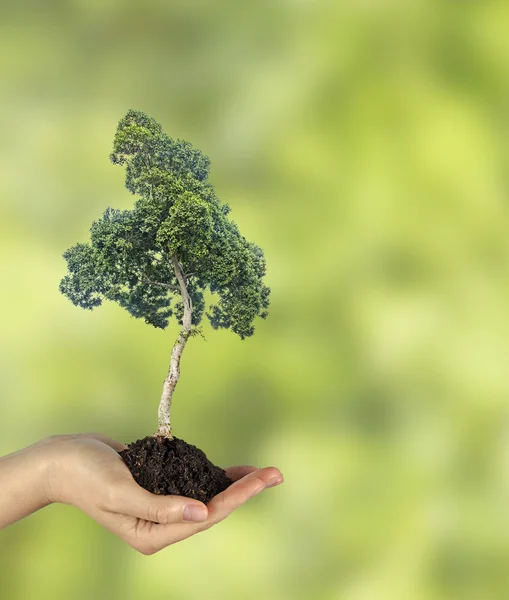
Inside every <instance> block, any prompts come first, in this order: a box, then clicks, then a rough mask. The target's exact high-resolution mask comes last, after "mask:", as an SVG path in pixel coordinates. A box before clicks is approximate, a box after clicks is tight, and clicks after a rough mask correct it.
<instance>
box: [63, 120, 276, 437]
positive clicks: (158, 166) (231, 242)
mask: <svg viewBox="0 0 509 600" xmlns="http://www.w3.org/2000/svg"><path fill="white" fill-rule="evenodd" d="M110 159H111V161H112V162H113V164H117V165H122V166H125V173H126V179H125V185H126V187H127V189H128V190H129V191H130V192H131V193H132V194H134V195H137V196H138V199H137V200H136V201H135V203H134V207H133V209H132V210H118V209H113V208H107V209H106V211H105V212H104V214H103V215H102V217H101V218H100V219H98V220H97V221H95V222H94V223H93V224H92V227H91V230H90V233H91V236H90V243H86V244H85V243H79V244H76V245H75V246H73V247H72V248H69V250H67V251H66V252H65V253H64V258H65V259H66V261H67V265H68V274H67V275H66V276H65V277H64V278H63V279H62V281H61V283H60V291H61V292H62V293H63V294H64V295H65V296H66V297H67V298H69V299H70V300H71V302H72V303H73V304H75V305H76V306H80V307H82V308H85V309H90V310H91V309H93V308H95V307H97V306H99V305H101V303H102V301H103V300H111V301H113V302H117V303H118V304H120V306H122V307H123V308H125V309H126V310H127V311H128V312H129V313H130V314H131V315H132V316H133V317H136V318H142V319H144V320H145V322H146V323H149V324H150V325H153V326H154V327H158V328H161V329H165V328H166V327H167V326H168V324H169V322H170V319H171V317H174V318H175V319H177V321H178V322H179V323H180V325H181V328H180V332H179V334H178V337H177V340H176V341H175V344H174V346H173V349H172V352H171V360H170V366H169V371H168V375H167V377H166V379H165V381H164V384H163V391H162V395H161V401H160V404H159V428H158V430H157V433H156V434H155V435H156V436H164V437H167V438H169V439H172V435H171V420H170V408H171V401H172V396H173V392H174V390H175V387H176V385H177V382H178V380H179V376H180V360H181V357H182V353H183V351H184V348H185V346H186V343H187V341H188V339H189V338H190V337H191V336H193V335H195V334H197V333H200V331H201V330H200V328H199V325H200V323H201V321H202V318H203V315H204V314H206V316H207V317H208V319H209V320H210V323H211V324H212V327H213V328H214V329H217V328H220V327H221V328H224V329H230V330H231V331H233V332H234V333H236V334H237V335H239V336H240V337H241V338H242V339H244V338H246V337H249V336H251V335H252V334H253V332H254V327H253V321H254V319H255V318H256V317H257V316H260V317H262V318H265V317H266V316H267V308H268V305H269V293H270V290H269V288H268V287H267V286H266V285H265V284H264V283H263V277H264V275H265V257H264V254H263V251H262V250H261V248H259V247H258V246H256V245H255V244H253V243H252V242H249V241H247V240H246V238H245V237H243V236H242V235H241V234H240V232H239V229H238V227H237V225H236V224H235V223H234V222H233V221H232V220H231V219H230V218H229V217H228V214H229V212H230V208H229V206H228V205H227V204H224V203H221V202H220V201H219V199H218V198H217V196H216V194H215V192H214V188H213V187H212V185H211V184H210V183H209V182H208V175H209V169H210V161H209V159H208V158H207V157H206V156H205V155H203V154H202V153H201V152H200V151H199V150H197V149H196V148H193V146H192V145H191V144H190V143H189V142H186V141H183V140H178V139H177V140H175V139H173V138H171V137H169V136H168V135H167V134H166V133H165V132H164V131H163V128H162V127H161V125H160V124H159V123H158V122H157V121H155V120H154V119H153V118H151V117H149V116H147V115H146V114H144V113H142V112H140V111H134V110H130V111H128V113H127V114H126V116H125V117H124V118H123V119H122V120H121V121H120V122H119V124H118V127H117V131H116V134H115V139H114V144H113V153H112V154H111V156H110ZM207 291H208V292H210V298H211V302H210V305H209V306H208V309H207V310H206V298H205V294H206V292H207ZM207 298H209V296H207Z"/></svg>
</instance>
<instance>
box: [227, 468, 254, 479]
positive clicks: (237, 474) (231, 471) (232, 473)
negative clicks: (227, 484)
mask: <svg viewBox="0 0 509 600" xmlns="http://www.w3.org/2000/svg"><path fill="white" fill-rule="evenodd" d="M256 470H257V467H251V466H248V465H245V466H242V467H228V468H227V469H225V470H224V471H225V473H226V475H228V477H229V478H230V479H233V481H237V479H241V478H242V477H245V476H246V475H249V473H252V472H253V471H256Z"/></svg>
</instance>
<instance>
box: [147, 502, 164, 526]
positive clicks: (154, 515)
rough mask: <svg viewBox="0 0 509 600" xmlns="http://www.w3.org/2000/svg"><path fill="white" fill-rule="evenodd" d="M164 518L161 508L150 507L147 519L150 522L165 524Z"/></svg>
mask: <svg viewBox="0 0 509 600" xmlns="http://www.w3.org/2000/svg"><path fill="white" fill-rule="evenodd" d="M162 517H163V511H162V510H161V507H159V506H154V505H153V504H151V505H150V506H149V507H148V509H147V518H148V520H149V521H152V522H153V523H162V522H163V521H162V520H161V518H162Z"/></svg>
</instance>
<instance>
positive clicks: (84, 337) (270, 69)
mask: <svg viewBox="0 0 509 600" xmlns="http://www.w3.org/2000/svg"><path fill="white" fill-rule="evenodd" d="M508 27H509V4H508V3H507V2H504V1H503V0H501V1H500V2H489V1H487V2H473V1H468V0H465V1H463V2H457V1H452V0H451V1H448V0H435V1H430V0H406V1H404V2H403V1H402V0H400V1H397V0H385V1H382V0H378V1H376V0H358V1H353V0H352V1H349V0H345V1H344V2H343V1H341V2H340V1H337V2H334V1H332V0H330V1H328V2H327V1H318V0H317V1H311V0H309V1H306V0H301V1H298V0H294V1H291V0H286V1H282V0H281V1H277V0H276V1H272V2H266V1H256V2H234V1H230V2H223V1H217V2H205V1H202V2H194V1H190V2H184V1H181V2H170V1H156V0H143V1H142V0H137V1H135V0H122V1H120V0H65V1H63V0H61V1H59V0H54V1H52V2H40V1H29V0H25V1H23V2H7V1H6V0H2V1H1V2H0V140H1V143H0V272H1V279H0V373H1V379H0V453H1V454H6V453H8V452H11V451H14V450H16V449H18V448H20V447H23V446H25V445H28V444H30V443H32V442H33V441H35V440H37V439H40V438H42V437H44V436H46V435H50V434H55V433H64V432H68V433H69V432H81V431H91V430H95V431H101V432H103V433H105V434H108V435H110V436H111V437H115V438H117V439H119V440H124V441H130V440H134V439H137V438H139V437H143V436H145V435H147V434H149V433H151V432H152V431H153V430H154V429H155V426H156V412H157V403H158V399H159V394H160V388H161V383H162V380H163V378H164V375H165V372H166V368H167V364H168V360H169V352H170V348H171V345H172V343H173V340H174V337H175V333H176V329H175V325H173V328H172V329H171V330H167V331H165V332H161V331H157V330H155V329H153V328H151V327H149V326H147V325H145V324H144V323H143V322H140V321H136V320H134V319H131V318H130V317H129V315H128V314H127V313H126V312H125V311H123V310H122V309H120V308H119V307H118V306H116V305H105V306H103V307H102V308H100V309H98V310H96V311H94V312H92V313H90V312H85V311H81V310H80V309H78V308H75V307H73V306H72V305H71V304H70V303H69V302H68V301H67V300H66V299H65V298H64V297H62V296H61V295H60V294H59V292H58V283H59V280H60V278H61V277H62V275H63V274H64V272H65V263H64V261H63V260H62V258H61V254H62V252H63V251H64V250H65V249H66V248H67V247H68V246H70V245H72V244H74V243H76V242H77V241H85V240H86V239H87V236H88V228H89V226H90V224H91V222H92V220H94V219H95V218H97V217H98V216H99V215H100V214H101V213H102V211H103V210H104V209H105V208H106V206H108V205H110V206H114V207H129V206H130V205H131V203H132V201H133V198H132V197H131V196H130V195H129V193H128V192H127V191H126V190H125V189H124V188H123V172H122V169H120V168H118V167H114V166H112V165H111V164H110V163H109V161H108V154H109V152H110V150H111V144H112V138H113V134H114V131H115V127H116V123H117V121H118V120H119V119H120V118H121V117H122V116H123V115H124V113H125V112H126V111H127V110H128V109H129V108H135V109H139V110H143V111H145V112H147V113H149V114H151V115H153V116H154V117H156V118H157V119H158V120H159V121H160V122H161V123H162V124H163V125H164V127H165V128H166V130H167V131H168V132H169V133H170V134H171V135H173V136H175V137H181V138H185V139H187V140H189V141H191V142H192V143H193V144H195V145H196V146H197V147H199V148H200V149H202V150H203V151H204V152H205V153H207V154H208V155H209V156H210V157H211V159H212V171H211V180H212V182H213V183H214V185H215V187H216V191H217V193H218V195H219V197H220V198H222V199H224V200H225V201H227V202H229V203H230V205H231V206H232V209H233V212H232V216H233V218H234V219H235V220H236V221H237V222H238V224H239V225H240V227H241V230H242V232H243V233H244V235H246V237H248V238H249V239H252V240H253V241H255V242H257V243H258V244H259V245H261V246H262V247H263V248H264V250H265V253H266V257H267V262H268V282H269V284H270V285H271V287H272V290H273V292H272V306H271V312H270V316H269V318H268V319H267V320H266V321H263V322H260V323H258V326H257V331H256V333H255V336H254V337H253V338H251V339H249V340H247V341H245V342H241V341H240V340H239V339H238V338H236V336H234V335H233V334H231V333H229V332H214V331H211V330H210V328H207V329H206V336H207V341H206V342H204V341H202V340H200V339H196V340H193V341H192V343H191V344H190V345H189V347H188V348H187V349H186V353H185V356H184V359H183V365H182V379H181V382H180V383H179V387H178V390H177V393H176V396H175V401H174V409H173V422H174V427H175V431H176V433H177V435H179V436H180V437H184V438H185V439H187V440H188V441H189V442H192V443H195V444H197V445H198V446H200V447H202V448H203V449H205V451H206V452H207V453H208V454H209V456H210V457H211V458H212V459H213V460H214V461H215V462H216V463H218V464H221V465H230V464H258V465H260V466H263V465H272V464H274V465H277V466H278V467H280V468H281V470H282V471H283V473H284V475H285V478H286V482H285V484H284V486H281V487H280V488H277V489H274V490H271V491H270V492H267V493H266V494H263V495H262V496H259V497H257V498H255V499H253V500H252V501H250V503H248V504H247V505H246V506H245V507H243V508H242V509H241V510H239V511H238V512H237V513H235V514H234V515H233V516H232V517H231V518H230V519H229V520H227V521H226V522H224V523H222V524H221V525H220V526H218V527H216V528H215V529H213V530H211V531H209V532H207V533H206V534H202V535H200V536H197V537H196V538H193V539H190V540H187V541H185V542H182V543H180V544H177V545H175V546H173V547H170V548H168V549H167V550H165V551H163V552H161V553H159V554H157V555H154V556H152V557H145V556H142V555H140V554H137V553H136V552H134V551H133V550H131V549H130V548H128V547H127V546H125V545H124V544H123V543H122V542H121V541H119V540H117V539H116V538H114V537H113V536H112V535H111V534H109V533H108V532H106V531H104V530H102V529H101V528H100V527H99V526H98V525H97V524H95V523H94V522H93V521H91V520H90V519H89V518H88V517H86V516H85V515H83V514H80V513H79V512H78V511H77V510H76V509H74V508H72V507H66V506H51V507H49V508H47V509H45V510H43V511H40V512H39V513H38V514H35V515H33V516H31V517H30V518H28V519H26V520H24V521H22V522H19V523H17V524H15V525H13V526H11V527H9V528H7V529H6V530H4V531H2V532H1V533H0V598H1V599H2V600H35V599H37V600H69V599H71V598H72V599H73V600H90V599H94V600H103V599H104V600H116V599H119V600H120V599H122V600H138V599H139V598H150V599H151V600H163V599H164V600H166V599H168V598H172V599H175V600H181V599H182V600H195V599H196V600H198V599H200V600H201V599H203V598H221V599H222V600H237V599H239V598H241V599H242V600H255V599H256V600H258V599H259V598H264V599H266V600H287V599H292V600H337V599H341V600H400V599H401V600H408V599H412V600H442V599H451V598H454V599H455V600H463V599H465V600H477V599H489V600H498V599H506V598H509V568H508V563H509V510H508V509H509V205H508V201H509V176H508V172H509V170H508V167H509V36H508V35H507V31H508ZM0 489H1V486H0Z"/></svg>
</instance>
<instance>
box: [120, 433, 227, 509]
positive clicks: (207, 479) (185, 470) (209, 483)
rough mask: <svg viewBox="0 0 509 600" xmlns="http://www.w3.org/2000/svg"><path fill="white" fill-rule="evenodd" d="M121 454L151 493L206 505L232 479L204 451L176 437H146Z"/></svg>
mask: <svg viewBox="0 0 509 600" xmlns="http://www.w3.org/2000/svg"><path fill="white" fill-rule="evenodd" d="M120 456H121V457H122V459H123V460H124V462H125V464H126V465H127V467H128V468H129V470H130V471H131V473H132V475H133V477H134V479H135V481H136V482H137V483H138V484H139V485H141V487H143V488H145V489H146V490H148V491H149V492H152V493H153V494H164V495H168V494H176V495H179V496H187V497H188V498H195V499H196V500H200V501H201V502H204V503H205V504H207V503H208V502H209V501H210V500H211V499H212V498H213V497H214V496H215V495H216V494H219V493H220V492H223V491H224V490H225V489H226V488H227V487H229V486H230V485H231V484H232V483H233V481H232V480H231V479H230V478H229V477H228V476H227V475H226V473H225V472H224V470H223V469H221V468H220V467H217V466H216V465H214V464H213V463H211V462H210V460H209V459H208V458H207V457H206V455H205V453H204V452H203V451H202V450H200V449H199V448H197V447H196V446H193V445H191V444H188V443H187V442H184V440H181V439H179V438H173V439H172V440H170V439H168V438H165V437H146V438H143V439H142V440H138V441H136V442H133V443H132V444H130V445H129V446H128V447H127V449H126V450H122V452H120Z"/></svg>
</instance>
